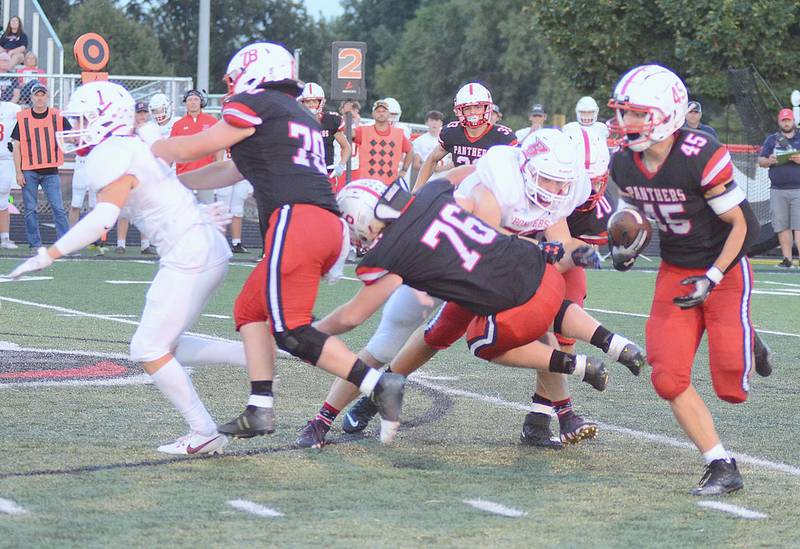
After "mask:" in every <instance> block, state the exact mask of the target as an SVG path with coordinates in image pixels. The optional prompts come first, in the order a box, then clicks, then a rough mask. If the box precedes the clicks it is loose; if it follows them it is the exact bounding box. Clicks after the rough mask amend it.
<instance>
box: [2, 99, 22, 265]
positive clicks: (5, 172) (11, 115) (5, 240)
mask: <svg viewBox="0 0 800 549" xmlns="http://www.w3.org/2000/svg"><path fill="white" fill-rule="evenodd" d="M19 111H20V106H19V105H17V104H16V103H11V102H10V101H0V249H6V250H14V249H16V248H17V245H16V244H14V242H13V241H12V240H11V238H10V236H9V227H10V224H11V218H10V215H9V213H8V196H9V194H10V193H11V186H12V185H13V184H14V182H15V181H16V178H15V174H16V171H15V169H14V157H13V156H12V155H11V151H10V150H9V149H8V144H9V143H10V141H11V130H13V129H14V125H15V124H16V123H17V113H18V112H19Z"/></svg>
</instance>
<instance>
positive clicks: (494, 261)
mask: <svg viewBox="0 0 800 549" xmlns="http://www.w3.org/2000/svg"><path fill="white" fill-rule="evenodd" d="M544 268H545V262H544V258H543V256H542V254H541V252H540V250H539V248H538V247H537V246H536V245H535V244H533V243H532V242H530V241H527V240H522V239H519V238H517V237H516V236H513V235H512V236H508V235H503V234H500V233H498V232H497V231H495V230H494V229H493V228H491V227H489V226H488V225H486V224H485V223H483V222H482V221H481V220H479V219H478V218H477V217H475V216H473V215H471V214H469V213H467V212H465V211H464V210H462V209H461V208H460V207H459V206H458V205H457V204H456V203H455V202H454V201H453V185H452V184H451V183H450V182H449V181H448V180H446V179H436V180H434V181H431V182H430V183H428V184H427V185H425V186H424V187H423V188H422V189H421V190H420V191H419V193H418V194H417V195H416V196H415V197H414V200H413V202H411V204H410V205H409V206H408V207H407V209H406V211H405V213H403V215H401V216H400V217H399V218H398V219H397V220H395V221H393V222H392V223H390V224H389V225H388V226H387V227H386V228H385V229H384V230H383V232H382V233H381V236H380V237H379V239H378V240H377V241H376V243H375V245H374V246H373V247H372V248H371V249H370V250H369V251H368V252H367V254H366V255H365V256H364V259H363V260H362V261H361V263H360V264H359V265H358V267H357V268H356V274H357V275H358V277H359V278H360V279H361V280H362V281H363V282H364V283H365V284H370V283H372V282H375V281H376V280H378V279H380V278H381V277H382V276H384V275H386V274H388V273H394V274H397V275H399V276H401V277H402V278H403V283H404V284H406V285H408V286H411V287H412V288H415V289H417V290H422V291H424V292H427V293H428V294H430V295H432V296H434V297H438V298H440V299H444V300H447V301H452V302H455V303H458V304H459V305H461V306H463V307H465V308H466V309H468V310H470V311H472V312H473V313H475V314H477V315H489V314H493V313H496V312H498V311H502V310H505V309H510V308H512V307H516V306H517V305H521V304H522V303H525V302H526V301H528V300H529V299H530V298H531V296H533V295H534V293H536V290H537V288H538V287H539V284H540V282H541V280H542V276H543V274H544Z"/></svg>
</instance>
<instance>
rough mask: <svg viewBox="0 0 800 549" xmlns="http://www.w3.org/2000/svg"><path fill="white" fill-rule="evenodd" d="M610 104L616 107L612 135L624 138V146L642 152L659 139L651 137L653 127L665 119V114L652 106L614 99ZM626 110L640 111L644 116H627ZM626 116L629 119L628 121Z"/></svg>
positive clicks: (613, 107)
mask: <svg viewBox="0 0 800 549" xmlns="http://www.w3.org/2000/svg"><path fill="white" fill-rule="evenodd" d="M608 106H609V107H611V108H612V109H614V115H615V116H614V118H613V119H612V120H611V121H610V122H609V124H608V127H609V131H610V132H611V134H612V135H617V136H620V137H621V138H622V141H621V144H622V146H623V147H628V148H629V149H631V150H633V151H637V152H641V151H644V150H646V149H647V148H649V147H650V145H652V144H653V143H657V142H658V141H656V140H653V139H651V135H652V133H653V129H654V128H655V127H656V125H658V124H659V123H661V122H663V121H664V118H665V117H664V114H663V113H661V112H660V111H657V110H656V109H654V108H652V107H644V106H639V105H632V104H630V103H623V102H619V101H617V100H615V99H612V100H611V101H609V102H608ZM626 112H630V113H639V114H640V115H644V116H628V117H626V116H625V113H626ZM626 118H627V119H628V120H627V121H626Z"/></svg>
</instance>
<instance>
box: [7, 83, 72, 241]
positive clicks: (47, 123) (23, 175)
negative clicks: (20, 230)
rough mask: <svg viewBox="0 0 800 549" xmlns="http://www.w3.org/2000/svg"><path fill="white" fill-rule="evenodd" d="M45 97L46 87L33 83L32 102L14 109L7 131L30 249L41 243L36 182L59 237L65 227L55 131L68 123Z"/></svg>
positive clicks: (61, 161)
mask: <svg viewBox="0 0 800 549" xmlns="http://www.w3.org/2000/svg"><path fill="white" fill-rule="evenodd" d="M48 100H49V96H48V93H47V88H46V87H45V86H43V85H42V84H39V83H37V84H36V85H35V86H34V87H33V88H32V89H31V102H32V103H33V106H32V107H31V108H29V109H22V110H21V111H19V112H18V113H17V124H16V126H14V130H13V131H12V132H11V139H12V140H13V143H14V167H15V168H16V173H17V184H19V186H20V187H22V199H23V203H24V204H25V232H26V233H27V235H28V245H29V246H30V247H31V250H34V251H35V250H36V249H37V248H39V247H40V246H41V245H42V235H41V234H40V232H39V213H38V208H39V200H38V194H39V187H40V186H41V187H42V190H43V191H44V193H45V196H47V201H48V202H49V203H50V208H51V209H52V210H53V221H54V222H55V225H56V235H57V237H58V238H61V236H63V235H64V234H65V233H66V232H67V231H68V230H69V224H68V223H67V214H66V212H65V211H64V201H63V199H62V197H61V177H60V176H59V175H58V168H59V166H61V165H62V164H64V154H63V153H62V152H61V149H60V148H59V147H58V144H57V143H56V139H55V135H56V132H59V131H67V130H71V129H72V127H71V126H70V124H69V121H68V120H66V119H65V118H64V117H63V116H61V112H60V111H59V110H58V109H54V108H50V107H48Z"/></svg>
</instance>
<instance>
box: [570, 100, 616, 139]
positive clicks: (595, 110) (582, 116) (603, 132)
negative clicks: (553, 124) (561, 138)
mask: <svg viewBox="0 0 800 549" xmlns="http://www.w3.org/2000/svg"><path fill="white" fill-rule="evenodd" d="M599 113H600V107H598V106H597V101H595V100H594V99H592V98H591V97H589V96H588V95H587V96H586V97H581V98H580V99H579V100H578V102H577V103H576V104H575V121H574V122H570V123H568V124H565V125H564V128H563V130H562V131H563V132H564V133H566V134H567V135H569V136H570V137H571V138H572V139H573V140H576V141H577V140H578V139H579V138H580V133H581V128H583V129H585V130H588V131H592V132H596V133H597V134H598V135H600V137H601V138H602V139H603V141H608V126H606V125H605V124H603V123H602V122H598V121H597V115H598V114H599Z"/></svg>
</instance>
